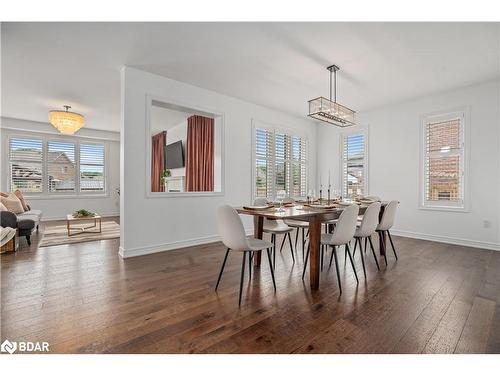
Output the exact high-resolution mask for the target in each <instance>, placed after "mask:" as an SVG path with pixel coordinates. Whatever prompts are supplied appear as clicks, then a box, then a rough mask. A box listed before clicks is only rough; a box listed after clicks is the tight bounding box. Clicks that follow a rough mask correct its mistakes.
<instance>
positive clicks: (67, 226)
mask: <svg viewBox="0 0 500 375" xmlns="http://www.w3.org/2000/svg"><path fill="white" fill-rule="evenodd" d="M66 229H67V230H68V237H69V236H70V234H69V220H66Z"/></svg>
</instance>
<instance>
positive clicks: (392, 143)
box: [318, 80, 500, 249]
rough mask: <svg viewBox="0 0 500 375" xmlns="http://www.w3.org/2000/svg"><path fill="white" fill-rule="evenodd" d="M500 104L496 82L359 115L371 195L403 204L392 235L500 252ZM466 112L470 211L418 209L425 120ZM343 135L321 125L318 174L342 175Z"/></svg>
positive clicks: (334, 129)
mask: <svg viewBox="0 0 500 375" xmlns="http://www.w3.org/2000/svg"><path fill="white" fill-rule="evenodd" d="M499 99H500V98H499V81H498V80H496V81H490V82H486V83H482V84H478V85H474V86H470V87H465V88H461V89H456V90H452V91H448V92H444V93H439V94H435V95H429V96H427V97H424V98H419V99H415V100H411V101H407V102H404V103H397V104H392V105H388V106H385V107H382V108H379V109H375V110H372V111H369V112H364V113H360V114H359V116H358V123H359V124H361V125H363V126H367V127H368V129H369V135H368V137H369V141H368V142H369V144H368V148H369V151H368V153H369V192H370V194H374V195H379V196H381V197H382V198H383V199H386V200H387V199H398V200H399V201H400V202H401V205H400V209H399V212H398V216H397V220H396V224H395V227H394V233H398V234H400V235H405V236H409V237H416V238H427V239H431V240H436V241H443V242H449V243H458V244H463V245H468V246H476V247H484V248H491V249H500V240H499V236H500V221H499V207H500V198H499V195H500V194H499V193H500V186H499V173H500V153H499V148H500V147H499V146H500V144H499V119H500V118H499ZM463 107H468V108H469V109H470V136H469V137H470V138H469V141H470V150H469V154H470V167H469V168H470V169H469V197H470V201H469V203H470V211H469V212H466V213H462V212H444V211H428V210H421V209H419V205H418V203H419V189H420V186H419V155H420V154H419V152H420V138H419V136H420V133H419V132H420V126H421V124H420V120H421V116H422V115H424V114H428V113H433V112H440V111H447V110H452V109H457V108H463ZM350 130H351V129H350ZM340 134H341V132H340V131H339V130H338V128H334V127H331V126H330V127H329V126H328V125H321V126H319V127H318V166H319V168H318V170H320V171H322V172H323V175H324V173H325V171H326V173H327V170H328V168H329V167H330V168H337V170H338V166H339V157H340V152H339V149H338V148H339V144H340V140H339V136H340ZM485 221H487V222H489V227H487V228H486V227H485V225H484V222H485ZM486 226H488V225H486Z"/></svg>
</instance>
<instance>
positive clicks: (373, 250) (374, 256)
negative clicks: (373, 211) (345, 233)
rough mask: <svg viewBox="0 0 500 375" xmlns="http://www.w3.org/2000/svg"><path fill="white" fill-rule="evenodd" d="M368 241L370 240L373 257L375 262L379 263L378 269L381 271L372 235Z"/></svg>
mask: <svg viewBox="0 0 500 375" xmlns="http://www.w3.org/2000/svg"><path fill="white" fill-rule="evenodd" d="M367 238H368V241H370V248H371V249H372V254H373V259H375V264H376V265H377V269H378V270H379V271H380V266H379V265H378V259H377V254H375V248H374V247H373V242H372V238H371V237H367ZM365 250H366V248H365Z"/></svg>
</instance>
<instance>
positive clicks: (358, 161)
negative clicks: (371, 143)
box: [342, 134, 366, 197]
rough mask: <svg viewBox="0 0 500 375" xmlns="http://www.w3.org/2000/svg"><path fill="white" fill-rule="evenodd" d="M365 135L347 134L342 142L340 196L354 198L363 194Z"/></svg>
mask: <svg viewBox="0 0 500 375" xmlns="http://www.w3.org/2000/svg"><path fill="white" fill-rule="evenodd" d="M365 146H366V145H365V135H364V134H349V135H345V136H344V137H343V142H342V160H343V163H342V164H343V165H342V176H343V177H342V185H343V186H342V195H343V196H345V197H354V196H357V195H363V194H364V193H365V178H366V177H365V149H366V147H365Z"/></svg>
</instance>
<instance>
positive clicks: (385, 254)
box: [378, 232, 387, 267]
mask: <svg viewBox="0 0 500 375" xmlns="http://www.w3.org/2000/svg"><path fill="white" fill-rule="evenodd" d="M378 235H379V237H380V240H381V242H382V243H383V246H384V249H385V251H384V261H385V266H386V267H387V245H386V243H385V238H384V232H378Z"/></svg>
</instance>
